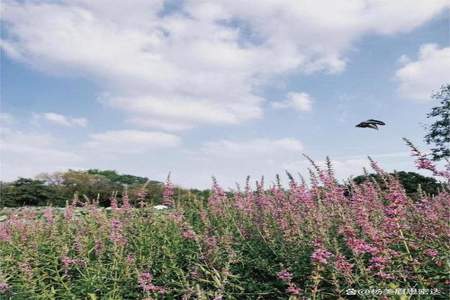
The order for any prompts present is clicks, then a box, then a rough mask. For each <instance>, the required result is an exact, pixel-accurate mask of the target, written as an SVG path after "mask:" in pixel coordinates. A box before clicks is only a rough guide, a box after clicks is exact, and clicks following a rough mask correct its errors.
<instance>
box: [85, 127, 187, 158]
mask: <svg viewBox="0 0 450 300" xmlns="http://www.w3.org/2000/svg"><path fill="white" fill-rule="evenodd" d="M179 144H180V138H179V137H178V136H176V135H173V134H168V133H163V132H152V131H141V130H115V131H106V132H103V133H96V134H91V135H90V139H89V141H88V142H87V143H86V144H85V147H86V148H87V149H90V150H94V151H98V152H107V153H112V154H119V153H122V154H124V153H144V152H147V151H149V150H153V149H158V148H168V147H169V148H170V147H176V146H178V145H179Z"/></svg>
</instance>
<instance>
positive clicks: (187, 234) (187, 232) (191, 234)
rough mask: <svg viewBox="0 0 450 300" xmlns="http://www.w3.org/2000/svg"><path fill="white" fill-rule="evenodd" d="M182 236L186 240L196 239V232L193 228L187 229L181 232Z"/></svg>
mask: <svg viewBox="0 0 450 300" xmlns="http://www.w3.org/2000/svg"><path fill="white" fill-rule="evenodd" d="M181 236H182V237H183V238H184V239H186V240H195V236H196V235H195V232H194V231H193V230H192V229H186V230H183V232H181Z"/></svg>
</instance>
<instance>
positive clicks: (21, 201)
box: [0, 178, 55, 206]
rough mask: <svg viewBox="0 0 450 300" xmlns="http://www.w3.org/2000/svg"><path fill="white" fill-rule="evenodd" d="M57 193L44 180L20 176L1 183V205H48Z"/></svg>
mask: <svg viewBox="0 0 450 300" xmlns="http://www.w3.org/2000/svg"><path fill="white" fill-rule="evenodd" d="M54 198H55V195H54V194H53V193H52V190H51V189H50V188H49V187H48V186H46V185H44V182H43V181H40V180H33V179H28V178H19V179H18V180H16V181H14V182H13V183H11V184H5V183H2V185H1V202H0V203H1V206H28V205H48V203H49V202H51V199H54Z"/></svg>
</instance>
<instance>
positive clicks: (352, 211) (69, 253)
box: [0, 148, 450, 300]
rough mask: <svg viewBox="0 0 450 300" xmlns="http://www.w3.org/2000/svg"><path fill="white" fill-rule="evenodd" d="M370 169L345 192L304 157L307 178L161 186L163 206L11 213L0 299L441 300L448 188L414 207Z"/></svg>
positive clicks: (5, 229)
mask: <svg viewBox="0 0 450 300" xmlns="http://www.w3.org/2000/svg"><path fill="white" fill-rule="evenodd" d="M413 155H414V156H415V159H416V163H417V166H418V168H421V169H428V170H429V171H431V172H432V173H433V174H434V175H436V176H439V178H441V179H444V180H450V172H449V170H448V169H447V170H441V171H440V170H437V169H436V167H435V166H434V165H433V163H432V162H431V161H430V160H428V159H427V158H426V157H425V156H424V155H422V154H421V153H420V152H418V151H417V149H415V148H413ZM372 168H373V169H374V171H375V172H376V173H377V174H378V175H379V176H380V177H381V178H382V181H383V182H382V184H379V183H378V182H376V181H372V180H367V181H365V182H363V183H361V184H355V183H349V184H347V185H343V184H340V183H338V181H337V180H336V179H335V178H334V174H333V169H332V167H331V166H328V168H321V167H319V166H317V165H315V164H314V162H312V168H311V172H310V178H309V181H308V182H305V181H304V180H303V179H302V178H298V179H296V178H294V176H292V175H290V174H287V176H288V178H289V186H288V187H285V186H282V185H281V184H279V183H278V180H277V181H276V182H275V183H273V184H269V185H267V184H265V183H264V179H261V180H258V181H257V182H256V185H253V184H252V183H251V182H250V180H249V181H247V182H246V183H245V184H244V185H243V186H242V187H240V188H236V190H234V191H225V190H224V189H222V188H221V187H220V185H219V184H218V183H217V182H215V181H214V182H213V184H212V188H211V195H210V196H209V197H208V198H201V197H188V198H183V199H180V198H177V197H176V196H175V194H174V185H173V184H172V183H171V182H170V181H167V182H166V184H165V186H164V192H163V201H162V204H164V205H166V206H167V207H168V208H167V209H161V210H158V209H155V208H154V206H153V205H150V203H147V202H145V201H143V199H145V195H144V193H145V192H144V190H143V191H142V193H141V194H138V195H137V198H136V199H130V198H129V196H128V195H127V194H126V193H124V195H123V196H122V197H113V199H112V201H111V208H110V209H105V208H101V207H99V206H98V205H97V203H96V201H95V200H89V199H84V198H83V197H81V196H80V197H74V199H73V200H72V201H71V202H70V203H69V204H68V205H67V207H66V208H65V209H63V210H61V209H55V208H51V207H48V208H45V209H43V210H35V209H26V208H22V209H17V210H13V211H11V212H10V213H9V214H8V215H7V216H6V217H4V220H3V221H2V222H1V223H0V298H1V299H90V300H95V299H216V300H218V299H348V298H350V299H356V298H358V299H409V298H413V299H447V296H448V291H449V290H448V286H449V283H450V281H449V260H448V258H449V257H448V253H449V243H448V240H449V237H450V231H449V221H448V220H449V218H450V214H449V207H450V193H449V191H448V190H445V189H443V190H442V191H440V192H439V193H438V194H436V195H428V194H426V193H421V194H420V195H419V196H418V197H417V198H416V199H413V198H411V197H409V196H408V195H407V194H406V193H405V190H404V188H403V187H402V185H401V184H400V182H399V181H398V179H397V178H396V177H395V176H393V175H390V174H388V173H386V172H384V171H383V170H382V169H381V168H380V167H379V166H378V165H377V164H376V163H375V162H373V161H372ZM130 203H137V204H136V205H131V204H130ZM361 290H362V291H364V292H363V293H360V291H361ZM355 293H357V294H356V295H355ZM420 294H422V295H420ZM352 297H353V298H352Z"/></svg>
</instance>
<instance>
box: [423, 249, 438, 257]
mask: <svg viewBox="0 0 450 300" xmlns="http://www.w3.org/2000/svg"><path fill="white" fill-rule="evenodd" d="M425 254H426V255H428V256H429V257H436V256H438V255H439V252H438V251H436V250H434V249H427V250H425Z"/></svg>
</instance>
